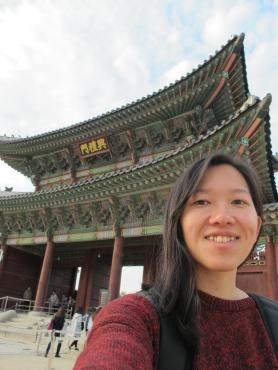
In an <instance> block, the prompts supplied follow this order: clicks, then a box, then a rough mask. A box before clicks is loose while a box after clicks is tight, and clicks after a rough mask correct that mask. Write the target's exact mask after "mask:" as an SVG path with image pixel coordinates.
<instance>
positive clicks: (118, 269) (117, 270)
mask: <svg viewBox="0 0 278 370" xmlns="http://www.w3.org/2000/svg"><path fill="white" fill-rule="evenodd" d="M123 246H124V238H123V237H122V236H116V237H115V241H114V248H113V256H112V264H111V270H110V277H109V288H108V289H109V300H110V301H112V300H113V299H116V298H118V297H119V293H120V284H121V275H122V259H123Z"/></svg>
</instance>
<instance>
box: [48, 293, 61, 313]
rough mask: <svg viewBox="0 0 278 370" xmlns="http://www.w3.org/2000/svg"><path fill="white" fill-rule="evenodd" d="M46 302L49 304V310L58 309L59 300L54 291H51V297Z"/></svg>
mask: <svg viewBox="0 0 278 370" xmlns="http://www.w3.org/2000/svg"><path fill="white" fill-rule="evenodd" d="M48 302H49V303H50V308H53V309H54V310H55V309H56V308H58V307H59V298H58V295H57V293H56V290H53V291H52V293H51V296H50V297H49V299H48Z"/></svg>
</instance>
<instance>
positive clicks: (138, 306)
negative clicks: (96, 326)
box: [97, 293, 159, 322]
mask: <svg viewBox="0 0 278 370" xmlns="http://www.w3.org/2000/svg"><path fill="white" fill-rule="evenodd" d="M111 315H119V316H125V318H131V317H136V318H137V319H140V318H142V319H144V320H145V319H146V317H148V319H149V320H153V321H155V322H157V321H159V316H158V313H157V310H156V308H155V306H154V305H153V304H152V302H151V301H150V300H149V299H148V298H146V297H145V296H144V295H142V294H140V293H133V294H127V295H125V296H123V297H120V298H118V299H115V300H113V301H111V302H110V303H108V304H107V305H106V306H104V307H103V309H102V310H101V311H100V312H99V314H98V315H97V319H99V318H104V317H107V316H111ZM97 321H98V320H97Z"/></svg>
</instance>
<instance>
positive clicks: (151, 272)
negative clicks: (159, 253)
mask: <svg viewBox="0 0 278 370" xmlns="http://www.w3.org/2000/svg"><path fill="white" fill-rule="evenodd" d="M155 271H156V249H155V247H147V248H146V250H145V261H144V270H143V284H146V285H150V284H153V282H154V279H155Z"/></svg>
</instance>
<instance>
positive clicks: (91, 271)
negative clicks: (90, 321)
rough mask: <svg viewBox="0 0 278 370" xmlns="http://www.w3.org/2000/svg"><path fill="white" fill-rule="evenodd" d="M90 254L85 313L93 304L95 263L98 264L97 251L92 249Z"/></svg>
mask: <svg viewBox="0 0 278 370" xmlns="http://www.w3.org/2000/svg"><path fill="white" fill-rule="evenodd" d="M90 252H91V253H90V255H89V270H88V279H87V289H86V296H85V303H84V313H85V312H87V310H88V308H89V307H90V306H91V301H92V295H93V288H94V274H95V265H96V255H97V254H96V251H94V250H92V251H90Z"/></svg>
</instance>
